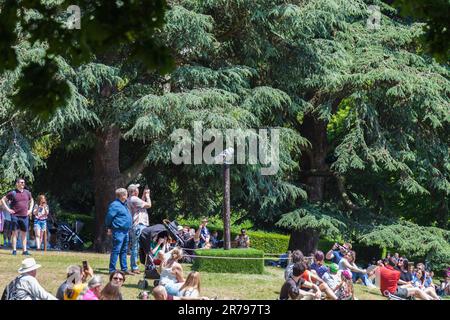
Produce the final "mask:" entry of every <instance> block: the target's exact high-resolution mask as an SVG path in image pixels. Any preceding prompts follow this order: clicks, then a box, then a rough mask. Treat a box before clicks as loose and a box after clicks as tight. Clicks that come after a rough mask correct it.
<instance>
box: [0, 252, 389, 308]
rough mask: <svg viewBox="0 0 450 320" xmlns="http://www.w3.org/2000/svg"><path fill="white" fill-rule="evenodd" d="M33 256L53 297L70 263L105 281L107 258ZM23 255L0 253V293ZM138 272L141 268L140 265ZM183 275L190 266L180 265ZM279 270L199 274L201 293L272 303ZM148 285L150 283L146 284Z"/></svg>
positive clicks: (133, 284) (132, 280)
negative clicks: (88, 267)
mask: <svg viewBox="0 0 450 320" xmlns="http://www.w3.org/2000/svg"><path fill="white" fill-rule="evenodd" d="M32 254H33V257H34V258H35V259H36V261H37V263H39V264H41V265H42V267H41V268H40V269H38V274H37V279H38V280H39V282H40V283H41V285H42V286H43V287H44V288H45V289H46V290H48V291H49V292H51V293H52V294H56V290H57V289H58V287H59V285H60V284H61V283H62V282H63V281H64V280H65V277H66V275H65V272H66V268H67V267H68V266H69V265H71V264H80V265H81V261H83V260H87V261H88V262H89V264H90V265H91V266H92V268H93V269H94V272H95V273H96V274H99V275H101V276H102V278H103V279H104V281H106V280H107V278H108V263H109V255H107V254H96V253H81V252H55V251H53V252H52V251H49V252H46V253H41V252H35V251H32ZM23 258H24V256H22V255H21V251H18V255H17V256H12V255H11V251H10V250H0V290H1V292H3V289H4V288H5V286H6V285H7V284H8V283H9V282H10V281H11V280H12V279H14V277H16V276H17V275H18V273H17V269H19V267H20V264H21V261H22V259H23ZM140 267H141V270H142V265H141V266H140ZM183 268H184V272H185V276H186V275H187V273H188V272H189V271H190V269H191V267H190V265H188V264H185V265H183ZM283 271H284V270H283V269H280V268H275V267H266V268H265V273H264V274H262V275H253V274H226V273H204V272H202V273H201V281H202V282H201V294H202V295H204V296H209V297H213V296H217V297H218V299H252V300H274V299H277V298H278V296H279V293H280V288H281V286H282V284H283ZM140 279H142V276H129V277H127V279H126V281H125V284H124V286H123V290H122V294H123V296H124V298H125V299H137V295H138V293H139V291H140V290H139V288H138V287H137V283H138V281H139V280H140ZM150 284H151V285H152V282H150ZM355 292H356V297H357V298H358V299H360V300H383V299H385V298H384V297H382V296H381V294H380V292H379V291H378V290H369V289H367V287H365V286H361V285H358V284H356V285H355Z"/></svg>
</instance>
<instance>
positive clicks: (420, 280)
mask: <svg viewBox="0 0 450 320" xmlns="http://www.w3.org/2000/svg"><path fill="white" fill-rule="evenodd" d="M425 280H426V277H425V271H423V270H422V269H421V268H419V269H417V271H416V275H415V277H414V279H413V284H414V286H415V287H417V288H419V289H420V290H421V291H423V292H425V293H426V294H427V295H429V296H430V297H432V298H433V299H434V300H440V298H439V296H438V295H437V293H436V290H435V289H434V287H427V286H426V281H425Z"/></svg>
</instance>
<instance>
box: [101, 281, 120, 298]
mask: <svg viewBox="0 0 450 320" xmlns="http://www.w3.org/2000/svg"><path fill="white" fill-rule="evenodd" d="M100 300H122V294H121V293H120V286H119V285H118V284H117V283H114V282H108V284H107V285H106V286H105V287H104V288H103V290H102V292H101V293H100Z"/></svg>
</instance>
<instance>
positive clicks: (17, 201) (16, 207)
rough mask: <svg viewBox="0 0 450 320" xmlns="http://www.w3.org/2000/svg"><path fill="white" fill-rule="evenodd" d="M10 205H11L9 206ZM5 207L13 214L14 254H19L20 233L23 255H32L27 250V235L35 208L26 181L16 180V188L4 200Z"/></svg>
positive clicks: (12, 236)
mask: <svg viewBox="0 0 450 320" xmlns="http://www.w3.org/2000/svg"><path fill="white" fill-rule="evenodd" d="M8 203H9V205H8ZM1 204H3V207H4V208H5V209H6V211H8V213H9V214H11V226H12V235H11V238H12V247H13V251H12V254H13V255H16V253H17V236H18V232H19V231H21V232H20V234H21V238H22V250H23V255H30V253H29V252H28V250H27V233H28V227H29V217H30V216H31V212H32V208H33V206H34V201H33V197H32V195H31V192H30V191H28V190H26V189H25V180H24V179H22V178H18V179H17V180H16V188H15V190H12V191H10V192H8V193H7V194H6V195H5V196H4V197H3V198H2V203H1Z"/></svg>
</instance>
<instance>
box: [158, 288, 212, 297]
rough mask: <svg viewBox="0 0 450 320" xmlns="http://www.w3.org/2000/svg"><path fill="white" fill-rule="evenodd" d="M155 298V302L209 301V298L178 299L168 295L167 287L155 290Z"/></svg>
mask: <svg viewBox="0 0 450 320" xmlns="http://www.w3.org/2000/svg"><path fill="white" fill-rule="evenodd" d="M152 293H153V297H154V298H155V300H208V298H207V297H177V296H172V295H170V294H168V293H167V290H166V288H165V287H163V286H161V285H159V286H156V287H154V288H153V292H152Z"/></svg>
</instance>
